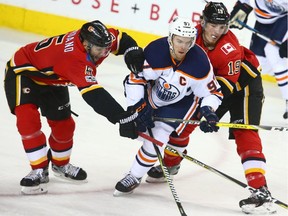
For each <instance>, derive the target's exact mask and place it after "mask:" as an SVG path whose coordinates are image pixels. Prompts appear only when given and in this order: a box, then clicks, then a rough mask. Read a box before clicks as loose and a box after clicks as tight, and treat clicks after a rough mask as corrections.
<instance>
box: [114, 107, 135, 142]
mask: <svg viewBox="0 0 288 216" xmlns="http://www.w3.org/2000/svg"><path fill="white" fill-rule="evenodd" d="M119 132H120V136H122V137H127V138H131V139H136V138H137V137H138V133H137V130H136V123H135V113H133V112H131V111H126V112H123V113H121V114H120V115H119Z"/></svg>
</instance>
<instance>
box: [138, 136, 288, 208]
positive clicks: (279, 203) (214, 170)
mask: <svg viewBox="0 0 288 216" xmlns="http://www.w3.org/2000/svg"><path fill="white" fill-rule="evenodd" d="M139 135H140V136H141V137H143V138H144V139H147V140H149V141H150V142H153V143H155V144H157V145H160V146H163V145H164V143H162V142H160V141H159V140H156V139H155V138H153V137H151V136H148V135H146V134H144V133H139ZM166 149H167V150H169V151H171V152H173V153H175V154H178V155H179V156H181V157H183V158H185V159H187V160H189V161H191V162H193V163H195V164H197V165H198V166H201V167H203V168H205V169H207V170H209V171H211V172H213V173H215V174H217V175H219V176H221V177H223V178H225V179H228V180H230V181H232V182H234V183H236V184H238V185H239V186H241V187H243V188H245V189H247V190H249V191H250V192H251V191H252V192H253V191H255V188H252V187H250V186H248V185H247V184H245V183H243V182H241V181H239V180H237V179H235V178H233V177H231V176H229V175H227V174H225V173H223V172H221V171H219V170H217V169H215V168H213V167H211V166H209V165H207V164H205V163H202V162H201V161H199V160H197V159H195V158H193V157H191V156H188V155H187V154H185V153H180V152H178V151H177V150H176V149H174V148H172V147H170V146H166ZM272 201H273V202H274V203H276V204H277V205H279V206H281V207H283V208H285V209H288V205H287V204H286V203H284V202H281V201H280V200H278V199H275V198H273V199H272Z"/></svg>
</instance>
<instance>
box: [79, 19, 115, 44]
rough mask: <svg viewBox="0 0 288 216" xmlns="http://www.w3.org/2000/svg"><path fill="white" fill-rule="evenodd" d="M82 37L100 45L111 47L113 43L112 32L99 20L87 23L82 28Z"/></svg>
mask: <svg viewBox="0 0 288 216" xmlns="http://www.w3.org/2000/svg"><path fill="white" fill-rule="evenodd" d="M80 38H81V40H82V41H83V40H87V41H88V42H89V43H91V44H93V45H95V46H99V47H109V46H111V44H112V37H111V35H110V32H109V31H108V29H107V27H106V26H105V25H104V24H103V23H101V22H100V21H99V20H95V21H92V22H88V23H85V24H84V25H83V26H82V28H81V30H80Z"/></svg>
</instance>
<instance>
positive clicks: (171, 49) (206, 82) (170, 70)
mask: <svg viewBox="0 0 288 216" xmlns="http://www.w3.org/2000/svg"><path fill="white" fill-rule="evenodd" d="M196 35H197V30H196V28H195V27H194V25H193V23H192V21H191V20H189V19H187V18H183V17H176V18H175V19H174V20H173V21H172V22H171V23H170V26H169V36H168V37H162V38H160V39H157V40H155V41H152V42H151V43H150V44H149V45H148V46H147V47H145V49H144V54H145V62H144V68H143V72H140V73H138V74H136V75H135V74H133V73H131V74H130V76H128V77H127V79H126V80H125V92H126V98H127V103H128V106H134V104H137V103H138V101H142V100H144V101H145V100H146V101H147V104H148V106H149V107H150V109H151V113H153V112H154V114H153V115H154V116H156V117H168V118H169V117H170V118H184V119H186V120H188V119H190V118H191V117H192V116H193V115H195V114H196V113H198V112H197V110H198V109H199V110H200V114H201V116H205V118H206V119H207V122H206V123H207V127H209V128H210V129H211V130H213V131H217V130H218V127H217V126H216V125H215V123H216V122H217V121H218V118H217V116H216V115H215V113H214V110H216V109H217V108H218V106H219V105H220V104H221V101H222V97H223V95H222V93H221V90H220V85H219V83H218V82H217V81H216V79H215V76H214V73H213V69H212V66H211V64H210V61H209V59H208V57H207V55H206V53H205V52H204V51H203V49H201V48H200V47H199V46H198V45H196V44H195V41H196ZM200 100H202V102H201V107H200V106H199V102H200ZM147 113H148V112H147ZM154 123H155V125H154V124H153V122H152V120H151V121H149V118H146V121H145V124H143V126H142V124H141V125H140V126H141V128H140V127H137V129H138V130H140V131H143V132H145V131H146V127H148V128H151V131H152V133H153V135H154V137H155V138H156V139H158V140H161V142H163V143H167V142H168V140H169V135H170V134H171V133H172V132H173V131H174V130H175V131H176V132H178V133H181V131H183V129H184V127H185V124H184V123H181V124H179V123H164V122H160V121H155V122H154ZM149 132H150V131H149ZM163 150H164V146H163V147H159V151H160V152H163ZM156 161H157V154H156V151H155V149H154V147H153V144H152V143H151V142H149V141H148V140H144V141H143V145H142V147H141V148H140V149H139V151H138V152H137V154H136V157H135V159H134V161H133V164H132V166H131V168H130V170H129V172H128V174H127V175H126V176H125V177H124V178H123V179H121V180H120V181H119V182H118V183H117V184H116V186H115V189H116V190H115V192H114V196H121V195H125V194H130V193H132V192H133V190H134V189H135V188H136V187H138V186H139V184H140V182H141V179H142V177H143V176H144V175H145V174H146V173H147V171H148V170H149V168H151V167H152V166H153V165H154V164H155V163H156Z"/></svg>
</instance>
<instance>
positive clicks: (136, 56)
mask: <svg viewBox="0 0 288 216" xmlns="http://www.w3.org/2000/svg"><path fill="white" fill-rule="evenodd" d="M124 60H125V63H126V65H127V67H128V68H129V70H130V71H131V72H132V73H134V74H138V73H139V72H141V71H143V64H144V60H145V56H144V52H143V49H142V48H141V47H138V46H134V47H130V48H128V49H127V50H126V51H125V53H124Z"/></svg>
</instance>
